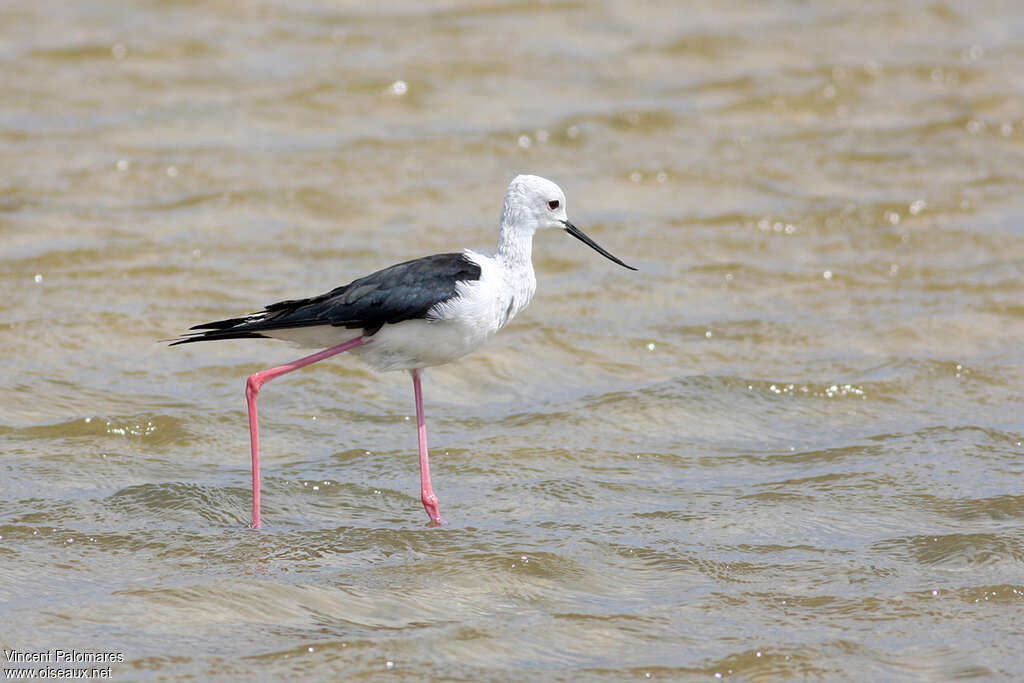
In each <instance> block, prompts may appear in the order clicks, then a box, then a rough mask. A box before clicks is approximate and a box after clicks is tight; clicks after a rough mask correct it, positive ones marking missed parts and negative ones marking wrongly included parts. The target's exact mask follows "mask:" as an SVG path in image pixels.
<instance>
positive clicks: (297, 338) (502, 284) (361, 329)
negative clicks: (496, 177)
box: [171, 175, 636, 528]
mask: <svg viewBox="0 0 1024 683" xmlns="http://www.w3.org/2000/svg"><path fill="white" fill-rule="evenodd" d="M554 228H557V229H559V230H565V231H566V232H567V233H569V234H570V235H572V236H573V237H575V238H576V239H578V240H580V241H582V242H583V243H584V244H586V245H588V246H589V247H591V248H592V249H594V250H595V251H597V252H598V253H599V254H601V255H602V256H604V257H606V258H608V259H610V260H612V261H614V262H615V263H617V264H619V265H620V266H624V267H626V268H629V269H630V270H636V268H633V267H632V266H628V265H626V264H625V263H623V262H622V261H620V260H619V259H618V258H616V257H615V256H612V255H611V254H610V253H608V252H607V251H605V250H604V249H602V248H601V247H600V246H599V245H598V244H597V243H596V242H594V241H593V240H592V239H590V238H589V237H587V236H586V235H585V234H583V232H581V231H580V230H579V228H577V227H576V226H575V225H573V224H572V223H570V222H569V219H568V216H567V215H566V211H565V194H564V193H563V192H562V190H561V188H559V187H558V185H556V184H554V183H553V182H551V181H550V180H547V179H545V178H541V177H539V176H534V175H520V176H517V177H516V178H515V179H513V180H512V182H511V183H510V184H509V186H508V190H507V191H506V192H505V204H504V207H503V209H502V213H501V224H500V227H499V233H498V250H497V252H496V253H495V254H494V256H485V255H484V254H478V253H477V252H474V251H471V250H469V249H466V250H465V251H462V252H461V253H451V254H435V255H433V256H424V257H423V258H419V259H415V260H413V261H406V262H405V263H399V264H396V265H393V266H391V267H390V268H385V269H383V270H379V271H377V272H376V273H373V274H371V275H367V276H366V277H362V278H359V279H358V280H353V281H352V282H350V283H349V284H347V285H342V286H341V287H338V288H336V289H332V290H331V291H329V292H327V293H326V294H321V295H320V296H314V297H311V298H309V299H291V300H288V301H279V302H278V303H276V304H271V305H269V306H267V307H266V308H265V309H263V310H262V311H260V312H259V313H252V314H250V315H246V316H242V317H240V318H229V319H227V320H217V321H215V322H209V323H203V324H201V325H196V326H194V327H192V328H191V329H193V330H199V331H198V332H193V333H188V334H185V335H183V336H181V337H179V338H178V339H176V340H173V341H172V344H171V345H172V346H173V345H175V344H189V343H192V342H199V341H215V340H218V339H240V338H251V337H270V338H273V339H283V340H285V341H290V342H296V343H298V344H299V345H301V346H306V347H315V348H322V349H323V350H322V351H319V352H317V353H314V354H312V355H310V356H306V357H304V358H300V359H298V360H296V361H292V362H291V363H286V364H285V365H280V366H277V367H274V368H269V369H267V370H262V371H260V372H257V373H255V374H253V375H251V376H250V377H249V380H248V382H247V383H246V386H245V398H246V401H247V403H248V406H249V436H250V441H251V444H252V525H253V527H255V528H259V526H260V437H259V424H258V420H257V413H256V398H257V395H258V394H259V391H260V387H261V386H263V385H264V384H265V383H266V382H268V381H270V380H272V379H274V378H275V377H280V376H281V375H283V374H286V373H288V372H291V371H292V370H298V369H299V368H302V367H305V366H307V365H310V364H312V363H316V362H317V361H321V360H323V359H325V358H329V357H331V356H334V355H337V354H339V353H342V352H344V351H352V352H353V353H354V354H356V355H357V356H359V357H360V358H362V360H363V361H365V362H366V363H367V364H369V365H370V366H371V367H373V368H375V369H377V370H381V371H387V370H408V371H409V372H410V374H411V375H412V386H413V392H414V393H415V397H416V428H417V430H418V436H419V448H420V494H421V499H422V500H423V507H424V509H426V511H427V515H428V516H429V517H430V520H431V522H432V523H434V524H442V520H441V513H440V512H439V511H438V507H437V496H436V495H434V489H433V487H432V486H431V484H430V463H429V461H428V459H427V428H426V423H425V422H424V418H423V395H422V390H421V387H420V370H422V369H423V368H427V367H431V366H434V365H443V364H445V363H450V362H452V361H454V360H457V359H459V358H461V357H462V356H464V355H466V354H467V353H469V352H470V351H473V350H474V349H476V348H477V347H479V346H480V345H481V344H483V343H484V342H485V341H486V340H487V339H488V337H490V336H491V335H492V334H494V333H495V332H497V331H498V330H500V329H501V328H502V327H504V326H505V325H506V324H508V321H510V320H511V319H512V318H513V317H514V316H515V315H516V314H517V313H519V311H521V310H523V309H524V308H526V305H527V304H529V303H530V299H532V298H533V294H534V292H535V291H536V289H537V280H536V278H535V277H534V274H533V262H532V260H531V256H532V251H533V235H534V233H536V232H538V231H541V230H549V229H554Z"/></svg>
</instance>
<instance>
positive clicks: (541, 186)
mask: <svg viewBox="0 0 1024 683" xmlns="http://www.w3.org/2000/svg"><path fill="white" fill-rule="evenodd" d="M568 220H569V217H568V215H567V214H566V213H565V193H564V192H562V188H560V187H559V186H558V185H555V184H554V183H553V182H551V181H550V180H548V179H547V178H541V177H540V176H539V175H518V176H516V177H515V178H513V179H512V182H511V183H509V184H508V190H506V191H505V207H504V208H503V209H502V212H501V225H502V227H503V228H504V227H508V228H513V229H515V230H517V231H529V232H531V233H532V232H536V231H538V230H544V229H546V228H559V229H564V228H565V224H566V223H567V222H568Z"/></svg>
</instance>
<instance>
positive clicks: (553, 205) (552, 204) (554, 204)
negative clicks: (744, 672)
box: [548, 199, 558, 211]
mask: <svg viewBox="0 0 1024 683" xmlns="http://www.w3.org/2000/svg"><path fill="white" fill-rule="evenodd" d="M548 208H550V209H551V210H552V211H554V210H555V209H557V208H558V200H557V199H552V200H551V201H550V202H548Z"/></svg>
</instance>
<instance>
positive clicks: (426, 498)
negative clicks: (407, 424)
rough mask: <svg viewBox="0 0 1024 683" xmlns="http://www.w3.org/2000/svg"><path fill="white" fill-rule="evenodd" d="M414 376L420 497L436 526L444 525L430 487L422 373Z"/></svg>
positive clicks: (415, 371)
mask: <svg viewBox="0 0 1024 683" xmlns="http://www.w3.org/2000/svg"><path fill="white" fill-rule="evenodd" d="M410 374H412V388H413V392H415V394H416V431H417V434H418V436H419V442H420V497H421V500H422V501H423V509H425V510H426V511H427V516H429V517H430V521H431V522H433V523H434V524H437V525H441V524H444V520H442V519H441V513H440V512H438V509H437V496H436V495H434V487H433V486H431V485H430V460H429V459H428V458H427V422H426V420H425V419H424V418H423V390H422V389H421V387H420V371H419V370H410Z"/></svg>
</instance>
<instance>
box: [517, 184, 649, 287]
mask: <svg viewBox="0 0 1024 683" xmlns="http://www.w3.org/2000/svg"><path fill="white" fill-rule="evenodd" d="M549 228H558V229H559V230H565V231H566V232H567V233H569V234H570V235H572V236H573V237H575V238H576V239H578V240H580V241H581V242H583V243H584V244H586V245H587V246H589V247H590V248H591V249H593V250H594V251H596V252H597V253H599V254H601V255H602V256H604V257H605V258H608V259H610V260H612V261H614V262H615V263H618V264H619V265H620V266H624V267H626V268H629V269H630V270H636V268H634V267H633V266H627V265H626V264H625V263H623V262H622V261H620V260H619V259H617V258H616V257H614V256H612V255H611V254H609V253H608V252H607V251H605V250H604V249H602V248H601V247H600V246H599V245H598V244H597V242H595V241H594V240H592V239H590V238H589V237H587V236H586V235H585V234H583V232H582V231H581V230H580V229H579V228H577V227H576V226H575V225H573V224H572V223H570V222H569V216H568V214H566V212H565V193H564V192H562V188H560V187H559V186H558V185H555V184H554V183H553V182H551V181H550V180H548V179H547V178H541V177H540V176H536V175H518V176H516V177H515V178H513V179H512V182H511V183H509V184H508V190H507V191H506V192H505V206H504V208H503V209H502V212H501V233H502V236H501V241H502V243H507V242H514V241H517V238H522V239H525V244H526V245H527V246H526V248H525V251H526V253H527V257H528V256H529V249H530V247H529V244H530V241H531V237H532V235H533V233H535V232H537V231H538V230H546V229H549Z"/></svg>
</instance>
